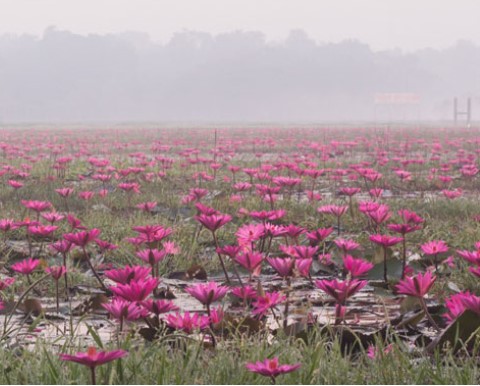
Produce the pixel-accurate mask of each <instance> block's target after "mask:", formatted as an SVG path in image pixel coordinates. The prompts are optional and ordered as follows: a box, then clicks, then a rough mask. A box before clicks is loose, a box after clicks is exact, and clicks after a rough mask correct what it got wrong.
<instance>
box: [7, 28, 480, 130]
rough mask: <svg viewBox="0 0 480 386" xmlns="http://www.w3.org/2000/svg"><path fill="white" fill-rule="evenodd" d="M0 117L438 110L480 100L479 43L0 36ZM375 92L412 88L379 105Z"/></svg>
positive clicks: (59, 33) (392, 116) (232, 35)
mask: <svg viewBox="0 0 480 386" xmlns="http://www.w3.org/2000/svg"><path fill="white" fill-rule="evenodd" d="M0 85H1V87H0V122H3V123H6V122H8V123H20V122H125V121H141V122H146V121H155V122H173V121H176V122H187V121H192V122H214V121H215V122H219V121H222V122H254V121H255V122H258V121H261V122H279V121H285V122H328V121H377V120H380V121H388V120H392V121H394V120H406V121H421V120H447V119H451V118H452V105H453V98H454V97H458V98H459V105H460V107H463V105H464V104H465V100H466V98H467V97H472V104H473V118H474V119H475V118H476V110H480V106H479V100H480V99H479V96H480V47H479V46H478V45H476V44H474V43H471V42H469V41H466V40H462V41H458V42H457V43H455V44H453V45H451V46H450V47H447V48H443V49H438V48H437V49H432V48H427V49H422V50H417V51H411V52H403V51H401V50H399V49H392V50H383V51H378V50H377V51H374V50H372V49H371V48H370V47H369V45H367V44H365V43H363V42H361V41H358V40H344V41H341V42H336V43H321V42H317V41H316V40H314V39H312V38H311V37H310V36H309V35H308V34H307V33H306V32H305V31H303V30H302V29H296V30H292V31H291V32H290V33H289V35H288V36H287V37H286V39H283V40H277V41H270V40H268V39H267V38H266V36H265V35H264V34H263V33H262V32H258V31H243V30H239V31H234V32H229V33H220V34H212V33H206V32H199V31H182V32H178V33H176V34H174V35H173V37H172V38H171V39H170V40H169V41H166V42H163V43H162V42H156V41H152V40H151V39H150V37H149V35H148V34H146V33H140V32H124V33H115V34H103V35H100V34H89V35H80V34H75V33H72V32H69V31H67V30H59V29H57V28H55V27H49V28H48V29H46V30H45V32H44V34H43V36H41V37H36V36H31V35H2V36H0ZM378 93H414V94H416V95H418V97H419V102H418V103H416V104H411V105H396V106H389V105H378V104H375V103H374V98H375V95H376V94H378Z"/></svg>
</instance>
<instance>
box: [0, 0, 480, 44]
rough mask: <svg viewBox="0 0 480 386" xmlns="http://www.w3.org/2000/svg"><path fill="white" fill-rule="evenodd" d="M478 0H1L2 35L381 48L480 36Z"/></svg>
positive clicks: (478, 38) (479, 37)
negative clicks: (250, 34) (138, 36)
mask: <svg viewBox="0 0 480 386" xmlns="http://www.w3.org/2000/svg"><path fill="white" fill-rule="evenodd" d="M478 15H480V1H478V0H0V35H1V34H5V33H15V34H22V33H29V34H33V35H36V36H41V35H42V34H43V31H44V30H45V28H47V27H48V26H56V27H57V28H59V29H64V30H69V31H72V32H74V33H78V34H83V35H86V34H89V33H99V34H106V33H118V32H124V31H129V30H132V31H140V32H146V33H148V34H149V35H150V36H151V38H152V39H153V40H154V41H159V42H162V43H166V42H167V41H169V40H170V38H171V37H172V36H173V34H174V33H176V32H180V31H182V30H192V31H202V32H209V33H211V34H218V33H224V32H231V31H235V30H243V31H248V30H252V31H261V32H263V33H264V34H265V36H266V38H267V40H283V39H285V38H286V37H287V36H288V34H289V32H290V30H292V29H303V30H304V31H305V32H306V33H307V34H308V35H309V36H310V37H311V38H312V39H314V40H315V41H317V42H340V41H342V40H345V39H356V40H360V41H362V42H364V43H366V44H368V45H370V47H371V48H372V49H373V50H385V49H393V48H401V49H403V50H407V51H413V50H417V49H421V48H426V47H431V48H446V47H447V46H450V45H452V44H454V43H455V42H456V41H457V40H470V41H472V42H474V43H477V44H480V28H479V26H478Z"/></svg>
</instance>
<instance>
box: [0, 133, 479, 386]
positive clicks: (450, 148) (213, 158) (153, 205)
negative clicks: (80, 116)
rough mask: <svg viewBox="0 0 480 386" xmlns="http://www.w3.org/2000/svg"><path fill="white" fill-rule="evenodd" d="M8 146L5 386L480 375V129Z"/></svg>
mask: <svg viewBox="0 0 480 386" xmlns="http://www.w3.org/2000/svg"><path fill="white" fill-rule="evenodd" d="M0 149H1V152H0V157H1V164H0V179H1V182H2V184H1V188H0V199H1V205H0V231H1V234H2V241H1V250H2V265H1V271H0V296H1V302H0V308H1V309H2V310H1V315H0V323H1V334H0V341H1V348H0V357H1V362H2V366H3V370H2V371H0V382H1V383H78V382H83V383H86V382H89V381H90V382H92V383H96V382H98V383H105V382H108V383H276V382H278V383H283V382H286V383H365V382H367V383H407V382H408V383H444V382H447V383H472V384H475V383H478V382H479V381H480V375H479V371H478V369H477V366H478V348H479V333H478V329H479V328H480V233H479V231H480V225H479V222H480V205H479V201H478V200H479V187H480V181H479V177H478V173H479V169H478V167H479V166H478V165H479V164H478V157H479V154H480V132H478V130H477V129H469V130H463V129H444V128H438V127H423V128H411V127H409V128H380V129H379V128H363V127H362V128H360V127H355V128H352V127H350V128H341V127H335V128H327V127H318V128H229V129H225V128H217V129H211V128H202V129H200V128H198V129H182V128H169V129H156V128H128V129H127V128H119V129H96V130H93V129H82V128H75V129H41V128H37V129H30V130H23V129H20V128H17V129H9V130H4V131H2V132H1V133H0ZM70 362H76V363H70ZM82 365H83V366H82ZM26 369H29V370H28V371H26Z"/></svg>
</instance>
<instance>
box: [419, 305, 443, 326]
mask: <svg viewBox="0 0 480 386" xmlns="http://www.w3.org/2000/svg"><path fill="white" fill-rule="evenodd" d="M420 304H421V305H422V308H423V311H424V312H425V316H426V317H427V319H428V321H429V322H430V323H431V325H432V326H433V328H434V329H435V330H437V331H440V327H438V324H437V323H436V322H435V320H433V318H432V315H430V312H428V307H427V303H425V299H424V298H420Z"/></svg>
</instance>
